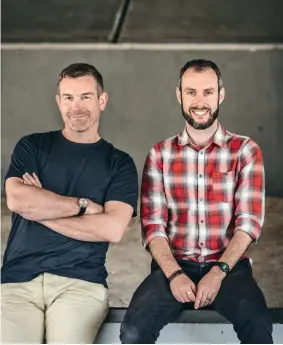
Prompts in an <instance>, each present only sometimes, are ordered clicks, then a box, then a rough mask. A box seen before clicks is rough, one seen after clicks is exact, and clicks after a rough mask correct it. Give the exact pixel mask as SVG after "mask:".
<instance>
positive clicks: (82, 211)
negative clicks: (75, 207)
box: [77, 198, 88, 217]
mask: <svg viewBox="0 0 283 345" xmlns="http://www.w3.org/2000/svg"><path fill="white" fill-rule="evenodd" d="M78 204H79V206H80V212H79V213H78V214H77V216H78V217H80V216H82V215H84V214H85V211H86V209H87V205H88V200H87V199H85V198H79V199H78Z"/></svg>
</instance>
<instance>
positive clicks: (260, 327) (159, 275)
mask: <svg viewBox="0 0 283 345" xmlns="http://www.w3.org/2000/svg"><path fill="white" fill-rule="evenodd" d="M178 263H179V265H180V266H181V267H182V269H183V270H184V271H185V273H186V274H187V275H188V277H190V279H191V280H192V281H193V282H194V283H195V284H198V282H199V281H200V280H201V278H202V277H203V276H204V275H205V274H206V273H207V272H208V271H209V270H210V268H211V267H212V263H205V264H199V263H196V262H192V261H185V260H181V261H178ZM211 307H212V309H214V310H216V311H217V312H218V313H219V314H220V315H222V316H224V317H225V318H226V319H227V320H228V321H229V322H231V323H232V324H233V326H234V330H235V331H236V333H237V336H238V338H239V340H240V341H241V343H242V344H243V343H249V344H255V343H257V344H262V343H264V344H272V343H273V340H272V321H271V316H270V314H269V311H268V309H267V306H266V302H265V299H264V296H263V293H262V291H261V290H260V288H259V287H258V285H257V283H256V281H255V280H254V278H253V276H252V269H251V265H250V262H249V260H248V259H243V260H241V261H239V262H238V263H237V265H236V266H235V267H234V268H233V269H232V270H231V272H230V273H229V274H228V275H227V276H226V278H225V279H224V280H223V282H222V285H221V288H220V290H219V293H218V295H217V297H216V299H215V301H214V303H213V304H212V306H211ZM188 308H189V309H192V308H193V304H192V303H184V304H183V303H179V302H178V301H177V300H176V299H175V298H174V296H173V295H172V293H171V290H170V287H169V284H168V282H167V279H166V277H165V275H164V274H163V272H162V271H161V269H160V268H159V267H158V265H157V264H156V263H155V262H153V264H152V270H151V273H150V274H149V276H148V277H147V278H146V279H145V280H144V281H143V282H142V284H141V285H140V286H139V287H138V289H137V290H136V292H135V293H134V295H133V298H132V300H131V303H130V305H129V308H128V310H127V313H126V315H125V318H124V320H123V322H122V325H121V332H120V339H121V342H122V343H124V344H153V343H155V342H156V340H157V338H158V337H159V334H160V331H161V329H162V328H163V327H164V326H165V325H167V324H168V323H169V322H172V321H173V320H175V319H176V318H177V317H178V316H179V315H180V313H181V312H182V311H183V310H185V309H188ZM188 341H189V340H188Z"/></svg>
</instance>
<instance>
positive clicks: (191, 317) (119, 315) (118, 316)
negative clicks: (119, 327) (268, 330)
mask: <svg viewBox="0 0 283 345" xmlns="http://www.w3.org/2000/svg"><path fill="white" fill-rule="evenodd" d="M269 310H270V312H271V315H272V321H273V323H274V324H275V323H279V324H283V308H270V309H269ZM126 311H127V308H110V311H109V313H108V316H107V318H106V321H105V322H106V323H121V322H122V321H123V318H124V316H125V314H126ZM172 323H206V324H207V323H221V324H223V323H224V324H229V322H228V321H227V320H226V319H225V318H224V317H222V316H221V315H219V314H218V313H217V312H216V311H214V310H211V309H209V308H203V309H202V310H185V311H184V312H183V313H182V314H181V315H180V317H179V318H178V319H177V320H176V321H174V322H172Z"/></svg>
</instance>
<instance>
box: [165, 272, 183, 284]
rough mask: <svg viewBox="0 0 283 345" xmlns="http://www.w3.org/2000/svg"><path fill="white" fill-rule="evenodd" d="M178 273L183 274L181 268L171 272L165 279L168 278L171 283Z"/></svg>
mask: <svg viewBox="0 0 283 345" xmlns="http://www.w3.org/2000/svg"><path fill="white" fill-rule="evenodd" d="M180 274H185V273H184V271H183V270H178V271H175V272H173V273H172V274H171V276H169V277H168V278H167V279H168V282H169V283H171V281H172V280H173V279H174V278H176V277H177V276H179V275H180Z"/></svg>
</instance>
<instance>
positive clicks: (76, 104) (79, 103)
mask: <svg viewBox="0 0 283 345" xmlns="http://www.w3.org/2000/svg"><path fill="white" fill-rule="evenodd" d="M81 106H82V100H81V98H80V97H75V98H74V101H73V108H74V109H76V108H81Z"/></svg>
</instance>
